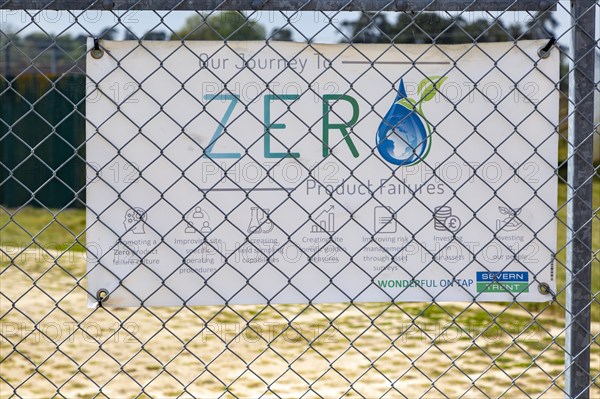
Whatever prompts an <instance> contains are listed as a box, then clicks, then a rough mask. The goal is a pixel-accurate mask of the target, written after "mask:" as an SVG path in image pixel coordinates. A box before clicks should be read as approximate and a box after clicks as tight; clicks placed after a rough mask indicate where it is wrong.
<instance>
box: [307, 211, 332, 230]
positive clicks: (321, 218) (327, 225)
mask: <svg viewBox="0 0 600 399" xmlns="http://www.w3.org/2000/svg"><path fill="white" fill-rule="evenodd" d="M333 209H334V206H333V205H330V206H329V207H327V208H325V209H323V210H322V211H321V212H320V213H319V214H318V215H317V217H316V218H314V220H315V222H316V224H314V225H313V226H312V228H311V230H310V232H311V233H333V232H335V214H334V213H333Z"/></svg>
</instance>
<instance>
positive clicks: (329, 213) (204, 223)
mask: <svg viewBox="0 0 600 399" xmlns="http://www.w3.org/2000/svg"><path fill="white" fill-rule="evenodd" d="M498 210H499V212H500V213H501V214H502V215H504V216H505V217H504V218H503V219H497V220H496V229H497V230H498V231H500V230H504V231H516V230H518V229H519V228H520V227H521V226H522V225H523V222H522V221H521V220H520V219H518V215H519V214H520V213H521V209H512V208H507V207H503V206H499V207H498ZM334 211H335V206H334V205H329V206H326V207H324V208H323V209H321V211H320V212H319V213H317V215H316V216H315V217H314V218H313V220H314V221H315V223H314V224H313V225H312V227H311V229H310V232H311V233H329V234H331V233H334V232H335V231H336V220H335V219H336V215H335V212H334ZM269 214H270V211H269V209H266V208H264V209H263V208H259V207H255V206H254V207H252V208H251V209H250V222H249V224H248V226H247V228H246V231H247V232H248V233H250V234H268V233H270V232H271V231H273V229H274V227H275V225H274V224H273V222H272V221H271V220H270V219H269ZM433 221H434V228H435V229H436V230H437V231H449V232H452V233H454V232H456V231H458V230H459V229H460V228H461V226H462V221H461V219H460V218H459V217H458V216H457V215H455V214H454V213H453V210H452V208H451V207H450V206H447V205H444V206H438V207H436V208H435V209H434V212H433ZM146 223H147V216H146V211H145V210H144V209H143V208H138V207H135V208H129V209H127V211H126V212H125V219H124V221H123V225H124V226H125V229H126V230H130V231H132V232H133V233H134V234H144V233H145V232H146V229H145V225H146ZM210 223H211V222H210V215H209V214H208V212H206V210H204V209H202V207H200V206H197V207H195V208H194V210H193V211H192V212H190V214H189V215H188V216H187V217H186V227H185V233H186V234H194V233H198V232H199V233H201V234H203V235H207V234H209V233H210V232H211V231H212V228H211V224H210ZM373 225H374V230H375V233H381V234H393V233H396V232H397V231H398V222H397V221H396V219H395V218H394V213H393V210H392V208H391V207H386V206H376V207H375V208H374V210H373Z"/></svg>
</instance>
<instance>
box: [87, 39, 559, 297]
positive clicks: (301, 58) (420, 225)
mask: <svg viewBox="0 0 600 399" xmlns="http://www.w3.org/2000/svg"><path fill="white" fill-rule="evenodd" d="M543 45H545V42H541V41H525V42H519V43H518V45H516V46H515V45H514V44H513V43H494V44H478V46H477V47H473V46H470V45H466V46H465V45H448V46H441V45H438V46H429V45H397V46H392V47H390V46H389V45H387V44H383V45H378V44H365V45H360V44H354V45H352V46H349V45H346V44H337V45H317V44H313V45H311V46H307V45H306V44H303V43H277V42H275V43H273V42H271V43H270V44H269V46H266V45H265V43H264V42H228V43H227V45H226V46H225V45H224V44H223V43H222V42H193V41H191V42H186V44H185V46H182V45H181V43H180V42H150V41H148V42H144V44H143V46H140V45H139V44H138V42H135V41H124V42H123V41H122V42H102V46H103V47H104V48H105V50H106V52H105V54H104V55H103V56H102V57H101V58H99V59H94V58H92V57H88V59H87V74H88V77H89V82H88V88H89V90H88V102H87V105H86V107H87V115H86V117H87V120H88V124H87V146H86V158H87V162H88V163H89V167H88V177H89V181H90V184H89V186H88V188H87V207H88V212H87V223H88V230H87V242H88V247H89V253H88V255H89V256H88V273H89V274H88V276H87V277H88V284H89V289H90V292H92V293H95V292H97V291H98V290H102V289H105V290H107V292H109V293H110V296H109V298H108V299H107V300H106V302H105V304H106V305H114V306H136V305H139V304H141V303H143V304H144V305H182V304H187V305H198V304H223V303H230V304H252V303H266V302H270V303H307V302H309V301H310V302H313V303H314V302H340V301H342V302H346V301H434V300H435V301H512V300H517V301H547V300H549V299H550V297H551V296H550V295H548V294H544V293H542V292H540V289H539V287H540V284H547V285H548V287H549V288H550V290H552V291H554V290H555V279H556V272H555V269H554V253H555V251H556V239H557V237H556V235H557V232H556V220H555V217H554V214H555V211H556V202H557V176H556V173H555V169H556V166H557V141H558V140H557V138H558V134H557V131H556V126H557V124H558V90H557V89H556V87H557V82H558V79H559V58H558V52H557V51H553V52H552V54H551V55H550V57H549V58H547V59H540V58H539V56H538V54H537V51H538V48H540V47H541V46H543ZM542 291H543V290H542ZM95 301H96V300H95V299H94V298H91V299H90V304H94V303H95Z"/></svg>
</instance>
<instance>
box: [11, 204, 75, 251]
mask: <svg viewBox="0 0 600 399" xmlns="http://www.w3.org/2000/svg"><path fill="white" fill-rule="evenodd" d="M0 244H2V245H4V246H11V247H31V246H36V244H37V245H39V246H41V247H43V248H46V249H51V250H52V249H54V250H59V251H64V250H66V249H69V248H70V249H73V250H75V251H84V247H83V245H85V210H83V209H65V210H58V209H50V210H47V209H44V208H33V207H25V208H15V209H12V208H11V209H5V208H2V207H0Z"/></svg>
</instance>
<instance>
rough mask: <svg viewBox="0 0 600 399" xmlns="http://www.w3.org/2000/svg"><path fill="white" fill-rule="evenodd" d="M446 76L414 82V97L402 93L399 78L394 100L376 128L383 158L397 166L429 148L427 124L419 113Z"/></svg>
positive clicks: (414, 160) (418, 157)
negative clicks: (415, 84)
mask: <svg viewBox="0 0 600 399" xmlns="http://www.w3.org/2000/svg"><path fill="white" fill-rule="evenodd" d="M446 79H448V78H447V77H439V76H429V77H426V78H425V79H423V80H422V81H421V82H420V83H419V86H418V90H417V94H418V95H419V96H420V99H419V100H418V101H415V100H414V99H412V98H409V97H408V96H407V95H406V89H405V88H404V82H403V81H402V80H400V84H399V87H398V94H397V95H396V99H395V100H394V104H393V105H392V107H391V108H390V110H389V111H388V112H387V114H386V115H385V117H384V118H383V120H382V121H381V124H380V125H379V128H378V129H377V149H378V150H379V153H380V154H381V156H382V157H383V159H385V160H386V161H387V162H389V163H391V164H394V165H398V166H409V165H414V164H417V163H419V162H421V161H422V160H424V159H425V157H427V154H429V150H430V149H431V126H430V125H429V123H428V122H427V119H426V118H425V115H424V114H423V108H422V107H423V103H425V102H427V101H431V100H433V98H434V97H435V94H436V92H437V91H438V90H439V88H440V87H441V86H442V84H443V83H444V81H445V80H446Z"/></svg>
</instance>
